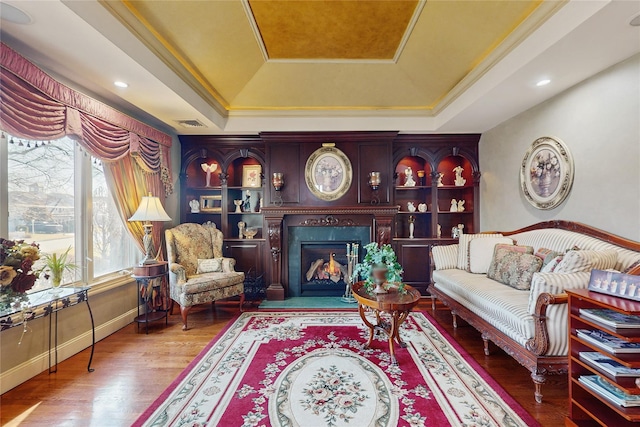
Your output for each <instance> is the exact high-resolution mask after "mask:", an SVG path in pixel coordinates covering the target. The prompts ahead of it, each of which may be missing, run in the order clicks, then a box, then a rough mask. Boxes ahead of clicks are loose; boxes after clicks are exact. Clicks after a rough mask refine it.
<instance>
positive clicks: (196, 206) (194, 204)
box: [189, 199, 200, 213]
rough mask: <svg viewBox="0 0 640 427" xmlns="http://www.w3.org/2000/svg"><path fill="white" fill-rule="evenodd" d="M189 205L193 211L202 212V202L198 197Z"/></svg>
mask: <svg viewBox="0 0 640 427" xmlns="http://www.w3.org/2000/svg"><path fill="white" fill-rule="evenodd" d="M189 206H190V207H191V213H199V212H200V202H199V201H197V200H196V199H193V200H192V201H190V202H189Z"/></svg>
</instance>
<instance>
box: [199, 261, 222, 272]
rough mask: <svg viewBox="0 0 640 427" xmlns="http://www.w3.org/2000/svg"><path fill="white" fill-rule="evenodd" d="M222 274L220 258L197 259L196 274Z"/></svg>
mask: <svg viewBox="0 0 640 427" xmlns="http://www.w3.org/2000/svg"><path fill="white" fill-rule="evenodd" d="M219 272H222V258H210V259H198V269H197V270H196V274H202V273H219Z"/></svg>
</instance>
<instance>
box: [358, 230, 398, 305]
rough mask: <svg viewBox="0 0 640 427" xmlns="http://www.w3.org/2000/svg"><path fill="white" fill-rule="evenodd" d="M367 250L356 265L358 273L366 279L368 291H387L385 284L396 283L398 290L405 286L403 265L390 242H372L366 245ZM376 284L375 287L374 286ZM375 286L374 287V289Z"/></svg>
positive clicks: (365, 283) (365, 284)
mask: <svg viewBox="0 0 640 427" xmlns="http://www.w3.org/2000/svg"><path fill="white" fill-rule="evenodd" d="M364 249H365V250H366V251H367V252H366V254H365V256H364V258H363V260H362V262H361V263H359V264H358V265H357V266H356V273H357V274H359V275H360V278H361V279H362V280H363V281H364V286H365V289H367V291H369V292H370V291H373V292H374V293H385V292H387V289H386V288H385V287H384V284H385V283H386V284H395V285H397V286H398V291H399V292H401V291H402V290H403V288H404V283H402V273H403V270H402V266H401V265H400V264H399V263H398V257H397V256H396V253H395V252H394V251H393V248H392V247H391V245H389V244H384V245H378V243H376V242H371V243H369V244H368V245H365V246H364ZM374 285H375V288H373V286H374ZM372 288H373V289H372Z"/></svg>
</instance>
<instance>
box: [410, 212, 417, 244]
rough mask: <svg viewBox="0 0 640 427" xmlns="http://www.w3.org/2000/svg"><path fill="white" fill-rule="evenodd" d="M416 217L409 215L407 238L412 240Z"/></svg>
mask: <svg viewBox="0 0 640 427" xmlns="http://www.w3.org/2000/svg"><path fill="white" fill-rule="evenodd" d="M415 222H416V217H415V216H413V215H409V238H410V239H413V230H414V227H415V224H414V223H415Z"/></svg>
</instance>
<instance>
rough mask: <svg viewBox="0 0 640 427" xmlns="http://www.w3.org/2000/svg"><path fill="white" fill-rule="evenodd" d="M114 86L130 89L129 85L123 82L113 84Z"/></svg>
mask: <svg viewBox="0 0 640 427" xmlns="http://www.w3.org/2000/svg"><path fill="white" fill-rule="evenodd" d="M113 84H114V85H116V86H118V87H129V85H128V84H126V83H125V82H121V81H115V82H113Z"/></svg>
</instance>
